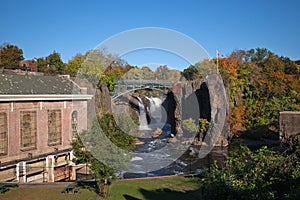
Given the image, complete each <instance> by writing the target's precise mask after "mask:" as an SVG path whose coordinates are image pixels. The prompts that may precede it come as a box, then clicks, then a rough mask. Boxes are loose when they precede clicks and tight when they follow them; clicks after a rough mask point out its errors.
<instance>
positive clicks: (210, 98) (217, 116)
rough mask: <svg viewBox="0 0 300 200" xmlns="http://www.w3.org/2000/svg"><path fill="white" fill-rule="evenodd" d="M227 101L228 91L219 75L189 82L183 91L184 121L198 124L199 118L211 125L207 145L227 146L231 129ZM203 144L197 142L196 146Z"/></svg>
mask: <svg viewBox="0 0 300 200" xmlns="http://www.w3.org/2000/svg"><path fill="white" fill-rule="evenodd" d="M226 99H227V96H226V91H225V90H224V85H223V82H222V80H221V79H220V77H219V76H218V75H210V76H209V77H207V78H206V80H200V79H198V80H193V81H191V82H187V83H185V85H184V86H183V89H182V120H185V119H189V118H192V119H193V120H194V121H195V122H196V123H198V120H199V118H204V119H207V120H208V121H209V122H210V124H211V125H210V128H209V130H208V136H209V137H208V138H210V139H207V140H209V141H206V143H211V142H213V143H214V145H215V146H227V145H228V140H229V130H230V127H229V123H228V117H229V115H228V112H229V104H228V102H227V100H226ZM217 129H218V130H217ZM219 129H220V130H219ZM216 135H217V137H215V136H216ZM215 140H217V141H215ZM202 142H203V141H197V140H196V142H195V144H196V145H198V144H199V145H200V144H201V143H202Z"/></svg>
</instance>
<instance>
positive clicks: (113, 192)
mask: <svg viewBox="0 0 300 200" xmlns="http://www.w3.org/2000/svg"><path fill="white" fill-rule="evenodd" d="M199 190H200V183H199V181H198V179H197V178H184V177H181V176H174V177H165V178H163V177H159V178H151V179H133V180H118V181H115V182H114V183H113V184H112V185H111V186H110V188H109V197H108V199H109V200H121V199H125V200H137V199H147V200H149V199H150V200H151V199H154V200H159V199H162V200H168V199H172V200H183V199H184V200H189V199H191V200H192V199H193V200H194V199H200V197H201V195H200V191H199Z"/></svg>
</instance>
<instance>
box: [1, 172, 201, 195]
mask: <svg viewBox="0 0 300 200" xmlns="http://www.w3.org/2000/svg"><path fill="white" fill-rule="evenodd" d="M200 186H201V184H200V182H199V180H198V179H197V178H185V177H182V176H173V177H157V178H147V179H132V180H117V181H115V182H113V184H112V185H111V186H109V187H108V188H106V189H108V190H109V194H108V197H107V198H106V199H107V200H122V199H124V200H138V199H147V200H152V199H154V200H160V199H163V200H168V199H172V200H183V199H184V200H194V199H200V197H201V195H200V191H199V190H200ZM63 188H64V187H35V188H31V187H29V188H24V187H19V188H12V189H10V190H9V191H8V192H6V193H5V194H0V200H19V199H24V200H27V199H30V200H41V199H43V200H64V199H67V200H71V199H72V200H75V199H78V200H85V199H88V200H96V199H101V198H100V197H99V196H98V195H97V194H96V193H95V192H93V191H90V190H87V189H80V193H79V194H62V193H61V191H62V190H63Z"/></svg>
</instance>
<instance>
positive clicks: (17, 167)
mask: <svg viewBox="0 0 300 200" xmlns="http://www.w3.org/2000/svg"><path fill="white" fill-rule="evenodd" d="M16 176H17V181H18V182H20V163H18V164H17V165H16Z"/></svg>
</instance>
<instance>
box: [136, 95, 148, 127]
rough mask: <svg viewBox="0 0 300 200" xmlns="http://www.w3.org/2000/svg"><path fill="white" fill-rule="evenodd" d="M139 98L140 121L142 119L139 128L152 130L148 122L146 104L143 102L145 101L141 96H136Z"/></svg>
mask: <svg viewBox="0 0 300 200" xmlns="http://www.w3.org/2000/svg"><path fill="white" fill-rule="evenodd" d="M136 98H137V99H138V100H139V109H140V116H139V121H140V126H139V130H150V129H149V127H148V122H147V118H146V111H145V106H144V104H143V101H142V99H141V98H140V97H136Z"/></svg>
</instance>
